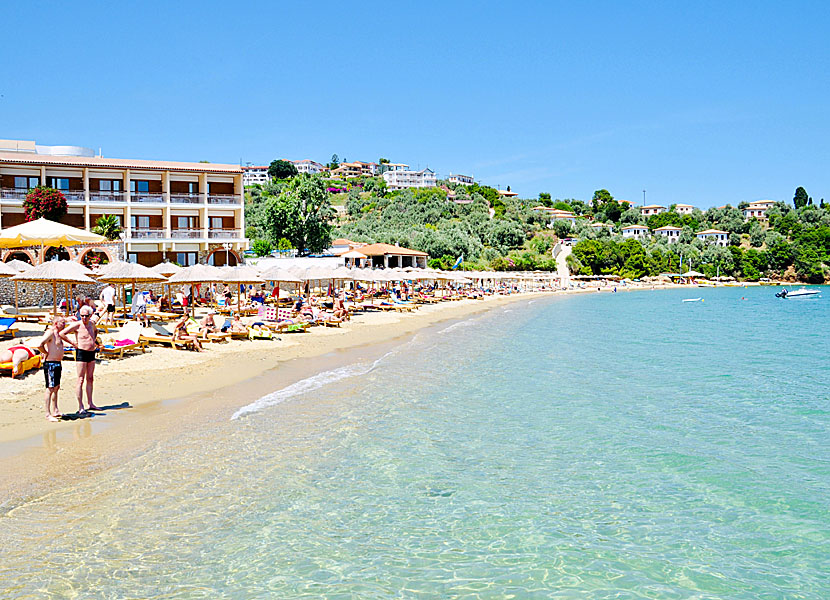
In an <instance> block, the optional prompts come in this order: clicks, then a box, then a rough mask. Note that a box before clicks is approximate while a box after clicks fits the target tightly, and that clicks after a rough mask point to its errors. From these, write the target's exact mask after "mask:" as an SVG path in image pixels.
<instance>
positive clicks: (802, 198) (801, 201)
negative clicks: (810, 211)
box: [793, 186, 810, 208]
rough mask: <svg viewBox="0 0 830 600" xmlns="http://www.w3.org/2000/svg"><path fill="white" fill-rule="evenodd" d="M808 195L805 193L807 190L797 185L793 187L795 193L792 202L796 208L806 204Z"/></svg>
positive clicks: (808, 198)
mask: <svg viewBox="0 0 830 600" xmlns="http://www.w3.org/2000/svg"><path fill="white" fill-rule="evenodd" d="M809 200H810V197H809V196H808V195H807V190H805V189H804V188H803V187H801V186H799V187H797V188H795V195H794V196H793V204H794V205H795V207H796V208H804V207H805V206H807V203H808V201H809Z"/></svg>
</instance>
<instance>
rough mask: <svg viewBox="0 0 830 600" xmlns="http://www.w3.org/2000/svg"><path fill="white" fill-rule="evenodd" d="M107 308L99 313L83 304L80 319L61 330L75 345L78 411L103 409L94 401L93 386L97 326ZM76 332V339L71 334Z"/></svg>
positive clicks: (61, 333)
mask: <svg viewBox="0 0 830 600" xmlns="http://www.w3.org/2000/svg"><path fill="white" fill-rule="evenodd" d="M104 310H106V308H102V309H101V310H99V311H98V313H97V314H95V313H94V311H93V310H92V307H91V306H83V307H81V310H80V317H81V320H80V321H75V322H74V323H72V324H70V325H68V326H67V327H65V328H64V329H63V330H62V331H61V332H60V337H61V339H62V340H64V341H65V342H67V343H69V344H71V345H73V346H75V363H76V365H77V370H78V388H77V394H78V413H79V414H88V413H89V411H91V410H101V409H100V408H98V407H97V406H95V404H94V403H93V402H92V388H93V385H94V382H95V352H96V351H97V350H98V342H97V337H98V328H97V327H96V326H95V325H96V323H97V322H98V320H99V319H100V317H101V314H102V313H103V311H104ZM72 334H74V339H72V338H70V337H69V336H70V335H72ZM84 388H86V402H87V405H88V408H86V409H85V408H84Z"/></svg>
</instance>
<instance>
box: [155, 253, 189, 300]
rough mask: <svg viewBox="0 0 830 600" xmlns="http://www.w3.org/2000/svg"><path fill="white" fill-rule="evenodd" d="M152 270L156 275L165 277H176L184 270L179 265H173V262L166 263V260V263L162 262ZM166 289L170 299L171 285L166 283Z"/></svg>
mask: <svg viewBox="0 0 830 600" xmlns="http://www.w3.org/2000/svg"><path fill="white" fill-rule="evenodd" d="M150 268H151V269H152V270H153V271H155V272H156V273H158V274H159V275H164V276H165V277H172V276H173V275H175V274H176V273H178V272H179V271H181V270H182V268H181V267H180V266H179V265H177V264H175V263H171V262H169V261H166V260H165V261H164V262H160V263H159V264H157V265H156V266H154V267H150ZM164 287H165V288H167V296H168V297H169V296H170V284H169V283H165V284H164Z"/></svg>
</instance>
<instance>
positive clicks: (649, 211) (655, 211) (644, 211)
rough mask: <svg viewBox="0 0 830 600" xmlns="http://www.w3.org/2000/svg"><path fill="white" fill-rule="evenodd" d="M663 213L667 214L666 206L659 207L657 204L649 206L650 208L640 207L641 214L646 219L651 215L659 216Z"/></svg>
mask: <svg viewBox="0 0 830 600" xmlns="http://www.w3.org/2000/svg"><path fill="white" fill-rule="evenodd" d="M662 212H666V207H665V206H659V205H657V204H649V205H648V206H642V207H640V214H641V215H643V216H644V217H650V216H651V215H659V214H660V213H662Z"/></svg>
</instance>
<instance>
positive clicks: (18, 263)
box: [5, 258, 34, 273]
mask: <svg viewBox="0 0 830 600" xmlns="http://www.w3.org/2000/svg"><path fill="white" fill-rule="evenodd" d="M5 264H6V265H7V266H9V267H11V268H12V269H14V270H15V271H17V272H18V273H22V272H23V271H28V270H29V269H32V268H34V267H33V266H32V265H30V264H29V263H27V262H23V261H22V260H18V259H16V258H14V259H12V260H10V261H8V262H7V263H5Z"/></svg>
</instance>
